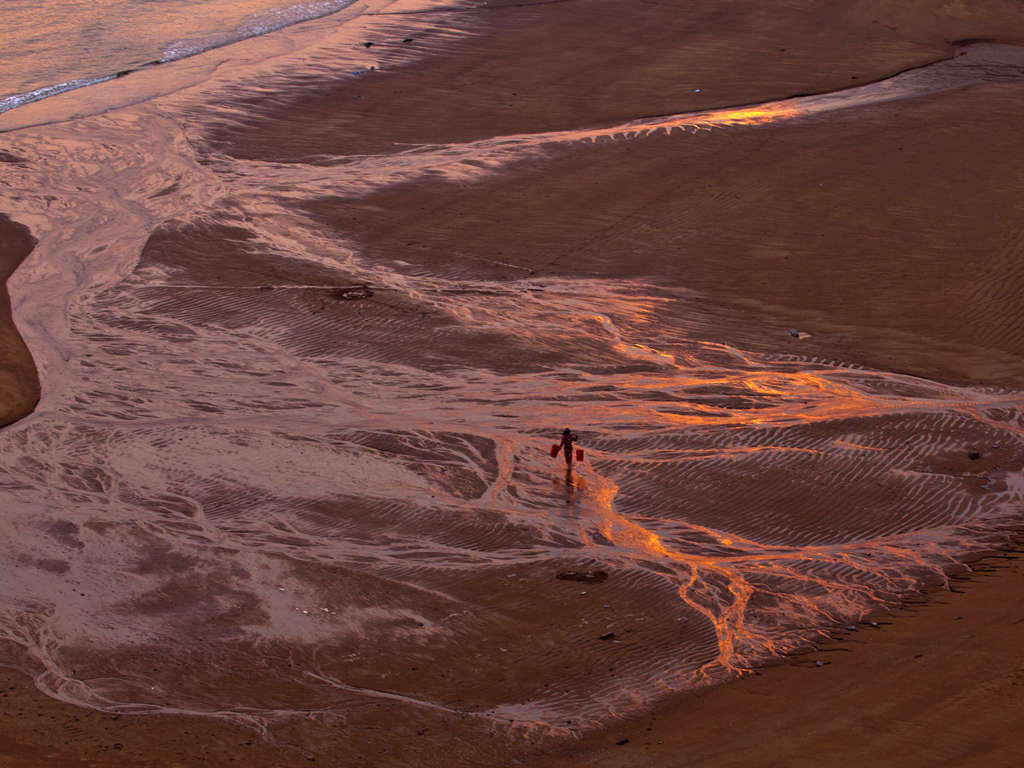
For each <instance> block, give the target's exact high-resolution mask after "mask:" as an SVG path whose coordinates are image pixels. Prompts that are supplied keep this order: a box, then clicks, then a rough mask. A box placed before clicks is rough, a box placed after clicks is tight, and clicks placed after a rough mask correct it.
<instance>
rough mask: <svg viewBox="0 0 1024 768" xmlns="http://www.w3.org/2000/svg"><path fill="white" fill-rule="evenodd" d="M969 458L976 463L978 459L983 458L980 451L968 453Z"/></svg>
mask: <svg viewBox="0 0 1024 768" xmlns="http://www.w3.org/2000/svg"><path fill="white" fill-rule="evenodd" d="M967 458H968V459H970V460H971V461H975V460H976V459H980V458H981V453H980V452H978V451H968V452H967Z"/></svg>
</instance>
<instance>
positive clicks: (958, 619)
mask: <svg viewBox="0 0 1024 768" xmlns="http://www.w3.org/2000/svg"><path fill="white" fill-rule="evenodd" d="M962 618H963V616H957V617H956V618H955V619H953V621H960V619H962Z"/></svg>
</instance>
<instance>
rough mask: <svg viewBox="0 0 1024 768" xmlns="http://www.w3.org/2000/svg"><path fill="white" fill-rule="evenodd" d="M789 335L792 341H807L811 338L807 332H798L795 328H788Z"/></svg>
mask: <svg viewBox="0 0 1024 768" xmlns="http://www.w3.org/2000/svg"><path fill="white" fill-rule="evenodd" d="M789 335H790V336H792V337H793V338H794V339H809V338H811V334H809V333H807V331H799V330H797V329H796V328H790V329H789Z"/></svg>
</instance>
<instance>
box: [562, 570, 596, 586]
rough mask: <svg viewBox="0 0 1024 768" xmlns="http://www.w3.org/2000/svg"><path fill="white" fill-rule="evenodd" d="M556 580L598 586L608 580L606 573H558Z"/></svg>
mask: <svg viewBox="0 0 1024 768" xmlns="http://www.w3.org/2000/svg"><path fill="white" fill-rule="evenodd" d="M555 578H556V579H562V580H563V581H583V582H586V583H587V584H600V583H601V582H602V581H604V580H606V579H607V578H608V572H607V571H597V570H594V571H559V572H558V573H557V574H556V575H555Z"/></svg>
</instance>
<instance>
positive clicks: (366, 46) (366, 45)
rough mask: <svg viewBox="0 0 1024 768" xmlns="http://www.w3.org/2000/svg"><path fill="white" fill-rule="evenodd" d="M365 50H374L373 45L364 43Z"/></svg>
mask: <svg viewBox="0 0 1024 768" xmlns="http://www.w3.org/2000/svg"><path fill="white" fill-rule="evenodd" d="M363 48H373V43H363Z"/></svg>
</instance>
